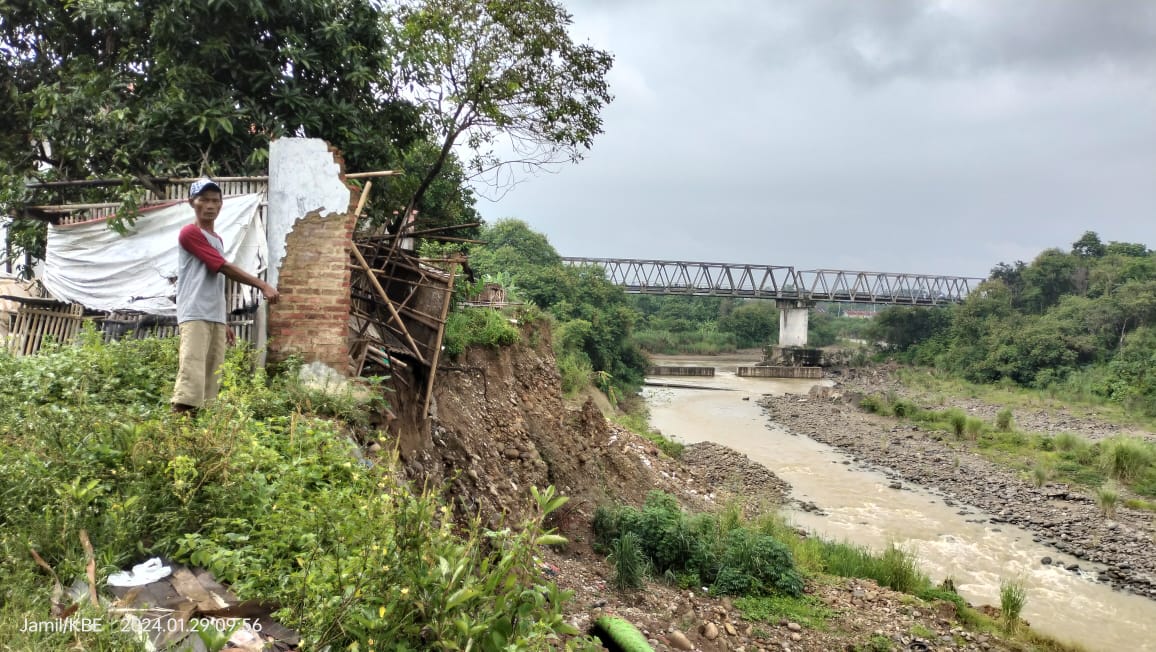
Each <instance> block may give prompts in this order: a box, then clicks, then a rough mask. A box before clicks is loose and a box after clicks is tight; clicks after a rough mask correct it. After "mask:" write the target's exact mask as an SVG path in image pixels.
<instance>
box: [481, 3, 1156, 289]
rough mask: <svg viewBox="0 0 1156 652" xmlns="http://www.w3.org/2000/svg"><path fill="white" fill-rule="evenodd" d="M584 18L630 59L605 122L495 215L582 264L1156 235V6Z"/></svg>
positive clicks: (972, 260) (819, 255) (943, 255)
mask: <svg viewBox="0 0 1156 652" xmlns="http://www.w3.org/2000/svg"><path fill="white" fill-rule="evenodd" d="M567 7H568V8H570V9H571V11H573V12H574V14H575V27H576V31H577V33H579V34H581V35H582V37H583V38H589V39H590V40H591V42H592V43H594V45H596V46H598V47H603V48H608V49H609V50H611V51H612V52H613V53H614V54H615V57H616V64H615V66H616V67H615V72H614V77H613V78H612V80H611V81H612V90H613V92H614V93H615V94H616V96H617V99H616V100H615V102H614V103H613V104H612V105H611V106H610V107H608V108H607V109H606V111H605V112H604V114H603V118H604V123H605V133H604V134H603V135H601V136H600V137H599V138H598V139H596V141H595V146H594V149H593V150H592V151H591V152H590V153H589V155H588V156H587V158H586V160H584V161H583V162H582V163H581V164H580V165H578V166H576V167H564V168H562V169H561V170H559V171H558V174H554V175H541V176H537V177H533V178H530V179H528V180H527V181H526V182H525V183H523V184H522V185H520V186H519V187H518V188H517V189H515V190H514V191H513V192H510V193H509V194H508V195H507V196H506V197H505V198H504V199H503V200H502V201H501V202H500V203H498V204H495V205H491V206H486V205H483V206H482V207H481V208H482V210H483V215H485V217H486V219H489V220H494V219H498V218H500V217H506V216H513V217H519V218H521V219H525V220H527V221H528V222H530V224H531V225H532V226H533V227H534V228H536V229H539V230H542V231H544V232H545V233H547V235H548V236H549V237H550V239H551V241H552V242H553V243H554V244H555V246H556V247H557V248H558V250H559V251H560V252H562V253H563V254H564V255H587V256H618V257H652V258H670V259H681V260H708V261H709V260H716V261H720V262H727V261H729V262H752V263H765V264H785V265H794V266H796V267H800V268H815V267H826V268H836V267H846V268H849V269H855V268H857V269H868V270H887V271H901V272H928V273H931V272H937V273H944V274H960V275H984V274H986V273H987V272H988V270H990V269H991V267H992V266H993V265H995V264H996V263H998V262H999V261H1000V260H1008V259H1011V258H1012V257H1017V258H1022V257H1024V256H1028V257H1029V258H1030V257H1034V253H1035V252H1038V251H1040V250H1042V249H1044V248H1046V247H1052V246H1062V247H1067V246H1070V243H1071V242H1072V241H1073V240H1075V239H1076V238H1078V237H1079V235H1080V234H1082V233H1083V232H1084V231H1085V230H1088V229H1093V230H1097V231H1099V232H1100V234H1101V236H1102V237H1103V238H1104V240H1105V241H1108V240H1123V241H1133V242H1148V244H1150V245H1151V244H1156V243H1152V242H1151V226H1150V224H1151V216H1152V215H1153V214H1154V213H1156V184H1154V183H1152V170H1154V169H1156V120H1153V119H1152V116H1153V115H1156V83H1154V82H1153V79H1154V77H1153V73H1156V33H1154V31H1153V30H1156V14H1154V13H1153V12H1154V11H1156V3H1147V2H1135V1H1133V0H1112V1H1111V2H1105V3H1094V2H1079V1H1075V0H956V1H952V2H945V1H938V2H937V1H935V0H920V1H918V2H916V1H914V0H806V1H804V2H784V1H771V2H766V1H763V2H749V1H746V2H738V0H716V2H713V3H703V2H700V1H694V2H692V1H690V0H622V1H621V2H604V1H600V0H577V1H575V2H573V3H568V4H567ZM1029 254H1031V255H1029Z"/></svg>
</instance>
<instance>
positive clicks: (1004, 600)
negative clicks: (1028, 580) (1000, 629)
mask: <svg viewBox="0 0 1156 652" xmlns="http://www.w3.org/2000/svg"><path fill="white" fill-rule="evenodd" d="M1027 601H1028V593H1027V589H1026V588H1024V583H1023V580H1020V579H1015V580H1003V581H1001V582H1000V583H999V612H1000V617H1001V618H1002V619H1003V622H1004V628H1005V629H1007V630H1008V631H1009V632H1010V631H1015V630H1016V629H1017V628H1018V627H1019V623H1020V614H1021V613H1023V610H1024V605H1025V604H1027Z"/></svg>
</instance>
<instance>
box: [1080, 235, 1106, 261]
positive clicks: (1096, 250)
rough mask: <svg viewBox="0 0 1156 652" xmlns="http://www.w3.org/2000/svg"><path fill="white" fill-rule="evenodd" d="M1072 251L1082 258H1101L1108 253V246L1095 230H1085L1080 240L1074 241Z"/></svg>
mask: <svg viewBox="0 0 1156 652" xmlns="http://www.w3.org/2000/svg"><path fill="white" fill-rule="evenodd" d="M1072 253H1073V254H1075V255H1077V256H1079V257H1081V258H1099V257H1101V256H1103V255H1104V254H1105V253H1107V247H1105V246H1104V243H1103V242H1101V241H1100V236H1099V235H1098V234H1097V233H1096V232H1095V231H1085V232H1084V235H1082V236H1080V239H1079V240H1076V241H1075V242H1073V243H1072Z"/></svg>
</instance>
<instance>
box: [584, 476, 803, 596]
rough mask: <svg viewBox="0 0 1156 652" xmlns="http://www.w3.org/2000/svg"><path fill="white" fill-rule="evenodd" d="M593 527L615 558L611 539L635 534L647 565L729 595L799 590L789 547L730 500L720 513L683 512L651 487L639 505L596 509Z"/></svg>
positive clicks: (794, 592) (680, 580)
mask: <svg viewBox="0 0 1156 652" xmlns="http://www.w3.org/2000/svg"><path fill="white" fill-rule="evenodd" d="M728 514H729V516H728ZM594 531H595V537H596V542H597V543H598V544H599V545H600V546H605V547H608V548H609V549H611V550H614V551H615V559H617V554H618V553H617V549H616V548H615V545H616V542H618V541H621V539H622V538H623V537H625V536H626V535H627V534H633V535H635V537H636V538H637V543H638V547H639V549H640V550H641V552H642V553H643V554H644V555H645V557H646V560H647V563H648V564H649V566H650V567H651V569H652V570H653V571H654V572H656V573H658V574H660V575H663V576H665V577H671V578H674V580H675V581H676V582H678V583H679V584H680V586H681V585H682V584H685V583H688V582H690V581H692V580H693V581H694V582H695V583H696V584H698V583H699V582H701V584H699V585H708V586H710V587H711V591H712V592H714V593H715V594H730V595H770V594H785V595H796V596H797V595H800V594H801V593H802V590H803V581H802V577H801V576H800V575H799V574H798V571H797V570H796V569H795V564H794V560H793V557H792V555H791V551H790V549H789V548H788V547H787V546H786V545H784V544H783V543H782V542H781V541H779V540H778V539H776V538H775V537H773V536H771V535H769V534H766V533H764V532H762V531H760V529H758V528H754V527H752V526H751V525H750V524H748V523H746V522H745V521H743V519H742V511H741V509H738V508H737V507H735V506H732V508H728V509H727V510H724V513H723V515H721V516H715V515H713V514H694V515H687V514H686V513H685V512H683V511H682V509H681V508H680V507H679V505H678V502H677V501H676V500H675V498H674V497H673V496H671V495H669V494H666V493H663V492H660V491H652V492H651V493H650V494H648V495H647V498H646V503H645V505H644V506H643V508H642V509H641V510H639V509H636V508H633V507H629V506H621V507H600V508H598V509H596V510H595V514H594ZM616 564H617V561H616Z"/></svg>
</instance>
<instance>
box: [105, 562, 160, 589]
mask: <svg viewBox="0 0 1156 652" xmlns="http://www.w3.org/2000/svg"><path fill="white" fill-rule="evenodd" d="M172 573H173V569H171V568H169V567H168V566H165V565H164V562H162V561H161V558H160V557H153V558H152V559H150V560H148V561H146V562H144V563H143V564H137V565H136V566H133V567H132V570H131V571H121V572H119V573H113V574H112V575H109V576H108V585H109V586H144V585H145V584H152V583H153V582H155V581H157V580H159V579H163V578H165V577H168V576H169V575H172Z"/></svg>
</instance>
